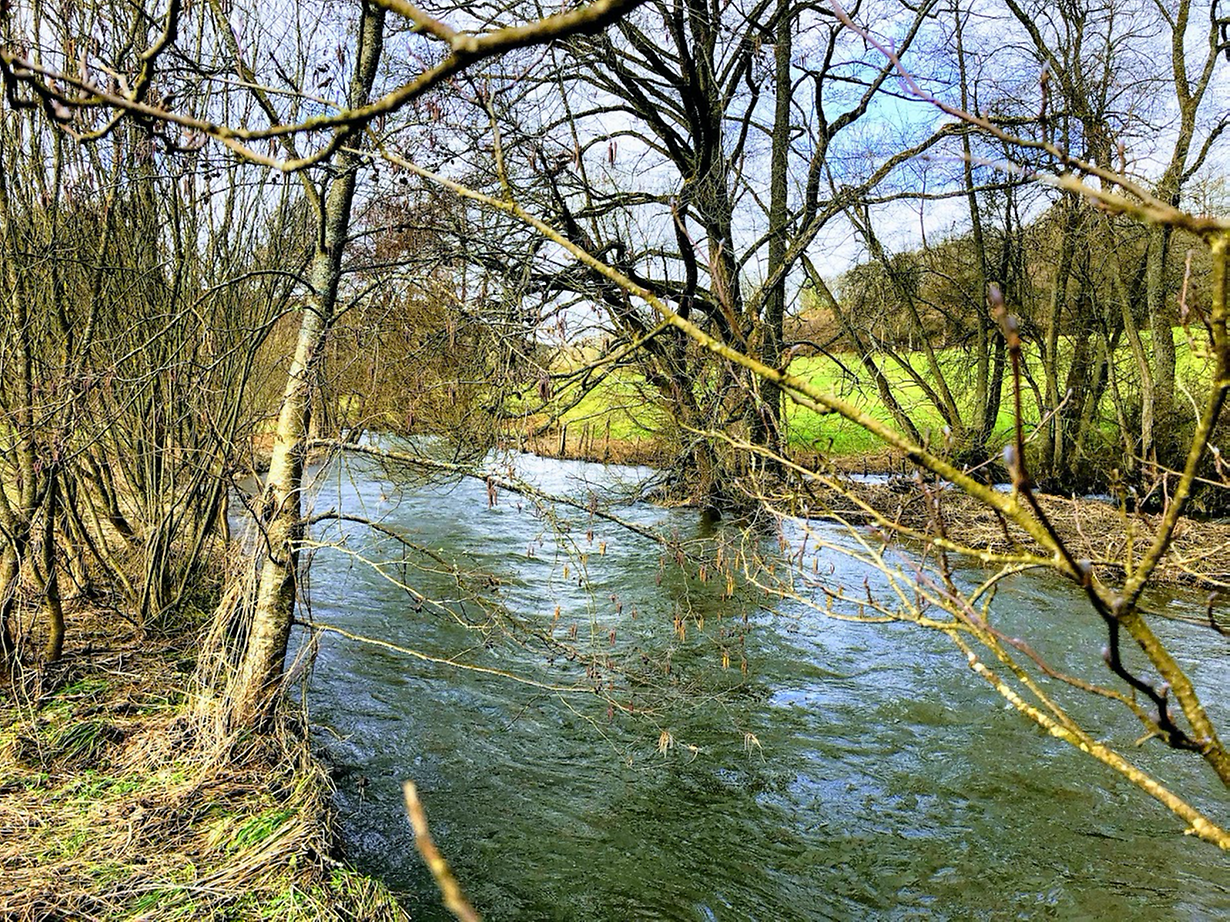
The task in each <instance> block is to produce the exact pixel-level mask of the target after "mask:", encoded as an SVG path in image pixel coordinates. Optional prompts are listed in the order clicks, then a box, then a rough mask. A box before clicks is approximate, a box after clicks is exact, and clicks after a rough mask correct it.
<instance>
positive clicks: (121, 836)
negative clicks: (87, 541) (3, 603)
mask: <svg viewBox="0 0 1230 922" xmlns="http://www.w3.org/2000/svg"><path fill="white" fill-rule="evenodd" d="M68 618H69V620H70V624H69V628H70V630H69V634H68V636H69V637H70V638H71V639H72V641H71V646H70V648H69V649H67V650H66V651H65V655H64V657H63V659H62V660H60V661H59V662H57V663H55V664H52V665H50V666H47V667H43V668H42V669H40V670H38V671H31V672H27V673H25V674H23V675H20V676H17V677H15V679H14V680H13V681H11V682H9V681H6V682H5V683H4V684H3V686H0V918H4V919H21V920H25V919H29V920H44V919H70V918H71V919H116V918H140V919H143V920H146V919H148V920H158V919H171V918H175V919H182V918H194V919H196V918H218V917H225V918H228V919H250V918H276V919H279V920H283V919H289V920H300V919H302V920H307V919H313V920H339V922H340V920H352V919H375V920H390V922H392V920H401V919H405V918H406V916H405V913H404V912H403V911H402V910H401V909H400V908H399V907H398V906H397V904H396V902H395V901H394V900H393V899H392V897H391V896H390V895H389V894H388V891H387V890H385V889H384V887H383V886H382V885H380V884H379V883H377V882H375V881H374V880H372V879H370V878H367V877H364V876H362V875H360V874H358V873H356V872H354V871H353V870H351V869H350V868H348V867H347V866H346V865H345V864H344V863H342V862H340V861H339V860H337V858H336V857H335V855H336V853H337V847H338V844H339V841H338V837H337V835H336V832H335V826H334V814H333V809H332V807H331V804H330V798H331V796H332V785H331V782H330V780H329V776H328V774H327V772H326V769H325V767H324V766H323V765H322V764H321V763H320V762H319V761H318V760H317V759H316V758H315V757H314V755H313V753H312V750H311V745H310V741H309V738H308V735H307V733H306V732H305V720H304V715H303V713H302V711H301V710H299V709H298V707H297V705H295V704H293V703H290V702H288V703H287V705H286V707H285V709H284V711H283V712H282V714H281V715H280V716H279V719H278V721H277V725H276V727H275V729H274V731H273V732H271V733H269V734H266V735H248V734H245V735H239V736H236V735H232V734H225V733H223V732H221V731H220V730H219V729H218V722H217V721H216V720H214V719H212V717H213V715H210V714H209V713H208V711H207V709H205V708H202V706H201V704H200V701H199V700H194V697H193V696H192V695H191V694H190V693H189V689H190V688H191V687H192V674H193V670H194V668H195V665H196V657H197V655H198V653H199V652H200V641H201V638H202V636H203V634H204V633H205V631H206V630H207V628H208V619H207V618H206V617H205V616H204V615H201V614H198V615H197V616H195V617H191V618H184V619H182V620H180V621H179V622H178V623H177V624H176V625H174V626H173V627H172V628H171V629H168V630H166V631H163V632H160V633H157V634H155V633H149V634H141V633H139V632H137V631H136V630H135V629H134V628H132V627H131V626H130V625H128V624H127V623H125V622H123V621H122V620H121V619H120V618H119V617H117V615H116V614H115V613H112V612H107V611H104V610H103V609H101V608H98V607H89V608H86V607H76V608H75V610H73V611H70V612H69V613H68Z"/></svg>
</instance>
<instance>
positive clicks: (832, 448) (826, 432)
mask: <svg viewBox="0 0 1230 922" xmlns="http://www.w3.org/2000/svg"><path fill="white" fill-rule="evenodd" d="M1142 339H1143V340H1144V345H1145V348H1146V349H1149V348H1150V341H1149V336H1148V334H1147V333H1146V334H1143V335H1142ZM1060 346H1061V354H1060V363H1061V364H1060V373H1059V380H1060V382H1061V385H1060V386H1061V387H1062V382H1063V381H1064V380H1065V377H1066V375H1067V371H1068V364H1069V362H1070V359H1071V352H1070V348H1067V346H1068V344H1067V343H1066V342H1064V341H1061V344H1060ZM1175 346H1176V353H1177V366H1178V367H1177V377H1178V381H1179V385H1180V394H1179V397H1178V399H1179V400H1186V398H1185V397H1184V395H1183V392H1184V391H1186V392H1187V393H1188V394H1190V395H1192V397H1193V398H1194V399H1195V400H1196V402H1197V403H1199V402H1200V396H1199V390H1200V388H1201V387H1202V386H1203V385H1205V384H1207V382H1208V374H1209V372H1208V362H1207V360H1206V355H1205V351H1204V349H1203V348H1202V347H1201V344H1200V342H1199V340H1196V341H1195V342H1194V346H1195V348H1193V342H1192V341H1190V340H1189V338H1188V336H1187V334H1186V332H1185V331H1184V330H1182V329H1176V330H1175ZM903 358H905V359H906V360H907V361H908V362H909V363H910V365H911V366H912V368H913V369H914V370H915V371H916V372H917V373H918V374H919V376H920V377H921V378H922V379H923V380H924V381H926V382H927V383H928V384H930V385H934V376H933V375H932V374H931V373H930V370H929V369H928V367H927V359H926V356H925V354H924V353H922V352H912V353H908V354H907V355H905V356H903ZM936 359H937V362H938V364H939V366H940V369H941V371H942V373H943V375H944V378H945V380H946V381H947V383H948V387H949V389H950V390H951V392H952V394H953V397H954V399H955V400H956V402H957V404H958V406H959V407H960V408H961V410H962V415H963V416H964V417H965V418H966V419H968V418H969V417H970V415H971V409H972V403H973V397H974V367H973V359H972V356H971V355H970V354H969V352H968V351H967V350H965V349H963V348H960V347H950V348H946V349H942V350H938V351H937V352H936ZM1024 359H1025V361H1024V375H1023V381H1022V394H1021V401H1022V410H1023V414H1022V415H1023V416H1024V422H1025V425H1026V426H1027V427H1029V426H1033V425H1036V424H1037V422H1038V418H1039V414H1038V402H1037V397H1036V396H1035V387H1036V388H1037V390H1039V391H1042V390H1044V388H1045V379H1044V376H1043V373H1042V367H1041V361H1040V359H1039V356H1038V353H1037V350H1036V349H1031V348H1030V347H1029V345H1028V344H1027V345H1026V350H1025V353H1024ZM876 361H877V364H878V365H879V366H880V367H881V369H882V370H883V372H884V376H885V378H886V379H887V380H888V382H889V386H890V387H891V388H892V391H893V394H894V396H895V397H896V399H897V401H898V402H899V403H900V404H901V406H902V408H903V409H904V410H905V411H906V413H907V414H909V416H910V418H911V419H912V420H913V421H914V424H915V426H917V428H918V430H919V432H920V433H922V434H923V436H924V437H927V436H928V435H929V436H930V437H931V438H932V439H939V438H942V437H943V436H942V433H943V431H944V425H945V424H944V419H943V417H942V416H941V414H940V412H939V411H938V410H937V409H936V408H935V406H934V405H933V404H932V402H931V401H930V400H929V399H928V397H927V396H926V394H925V393H924V390H923V388H921V387H920V386H919V385H918V384H917V383H916V382H915V381H914V380H912V378H911V375H910V374H909V373H908V372H907V371H906V369H904V368H903V367H901V366H900V365H899V364H898V363H897V362H895V361H892V360H890V359H888V358H887V357H886V356H884V355H878V356H877V357H876ZM1114 365H1115V375H1116V380H1117V382H1118V386H1119V390H1120V393H1121V394H1123V395H1124V396H1125V398H1127V399H1131V397H1132V396H1133V395H1135V394H1136V393H1137V392H1138V390H1139V377H1138V374H1137V371H1136V364H1135V361H1134V359H1133V358H1132V354H1131V351H1130V349H1129V348H1128V346H1127V345H1121V346H1120V347H1119V349H1118V350H1117V351H1116V353H1115V356H1114ZM557 370H564V369H557ZM790 372H791V374H794V375H798V376H800V377H803V378H805V379H807V380H808V381H810V382H812V383H813V384H814V385H816V386H818V387H820V388H822V389H823V390H825V391H826V392H828V393H831V394H835V395H837V396H839V397H841V398H842V399H843V400H847V401H849V402H850V403H852V404H854V405H855V406H857V407H858V408H859V409H861V410H863V411H865V412H866V413H868V414H870V415H871V416H873V417H875V418H876V419H878V420H880V421H881V422H884V423H886V424H887V425H889V426H892V427H893V428H898V427H897V426H896V423H895V421H894V419H893V416H892V414H891V413H890V412H889V410H888V409H887V408H886V407H885V406H884V404H883V403H882V402H881V400H880V395H879V393H878V391H877V389H876V385H875V381H874V379H873V378H872V376H871V374H870V373H869V372H868V371H867V369H865V368H864V367H863V365H862V363H861V362H860V361H859V358H858V356H857V355H854V354H850V353H847V354H837V355H817V356H809V357H805V358H799V359H796V360H795V361H794V362H793V363H792V364H791V366H790ZM576 395H577V391H576V388H575V386H573V387H565V388H562V389H561V391H560V393H558V394H557V395H556V398H555V401H554V402H555V405H556V406H557V407H558V408H563V407H567V406H568V404H569V403H571V401H573V400H576ZM1107 400H1109V395H1108V396H1107ZM1104 416H1106V417H1107V420H1106V421H1105V423H1104V425H1103V428H1104V429H1106V435H1107V436H1108V437H1110V438H1114V436H1115V428H1116V426H1115V423H1114V422H1113V420H1112V419H1110V417H1111V416H1113V413H1112V411H1111V410H1110V409H1109V405H1108V404H1107V405H1106V409H1104ZM562 419H563V421H564V422H565V423H566V424H567V425H568V427H569V432H570V433H575V432H577V431H579V430H581V429H584V427H587V426H588V427H589V429H590V431H591V432H593V433H594V434H595V436H596V437H603V435H604V434H605V432H606V427H607V426H608V424H609V426H610V436H611V438H612V439H618V440H628V441H640V440H645V439H653V438H656V437H657V436H658V435H659V434H660V433H661V431H662V428H663V426H664V425H665V424H666V422H667V420H668V415H667V413H666V411H665V408H664V407H663V404H662V400H661V397H660V395H659V394H658V393H657V392H656V391H655V390H654V389H653V388H651V387H649V386H647V384H646V383H645V381H644V379H643V378H642V377H641V376H640V374H639V373H638V372H636V371H635V370H633V369H629V368H622V369H618V370H616V371H614V372H611V373H610V374H608V375H607V376H606V377H605V378H604V379H603V380H602V382H601V383H600V384H599V385H598V386H597V387H594V388H593V389H592V390H590V391H589V392H588V393H586V394H584V395H583V396H581V397H580V399H579V400H578V401H577V402H576V404H575V405H573V406H571V407H570V408H568V409H566V410H564V411H563V414H562ZM786 420H787V427H788V436H787V439H788V443H789V444H790V445H791V446H792V447H794V448H796V449H802V450H814V451H819V452H822V453H824V454H826V455H830V456H833V457H844V458H851V457H857V456H859V455H864V454H868V453H876V452H879V451H881V450H882V446H881V445H880V443H879V441H878V440H877V439H876V438H875V436H873V435H871V434H870V433H868V432H867V431H866V430H864V429H863V428H861V427H860V426H858V425H857V424H855V423H852V422H850V421H848V420H846V419H844V418H842V417H841V416H839V415H837V414H835V413H829V414H820V413H817V412H815V411H814V410H810V409H807V408H804V407H800V406H798V405H796V404H793V403H788V404H787V408H786ZM1014 423H1015V420H1014V412H1013V399H1012V377H1011V372H1010V370H1009V371H1007V372H1006V373H1005V376H1004V387H1003V400H1002V403H1001V406H1000V411H999V416H998V418H997V422H996V438H997V439H999V440H1002V441H1004V442H1006V441H1007V440H1008V438H1009V437H1010V436H1011V433H1012V430H1013V426H1014Z"/></svg>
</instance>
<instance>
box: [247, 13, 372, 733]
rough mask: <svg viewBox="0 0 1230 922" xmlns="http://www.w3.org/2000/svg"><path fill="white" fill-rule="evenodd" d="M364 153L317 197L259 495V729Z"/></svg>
mask: <svg viewBox="0 0 1230 922" xmlns="http://www.w3.org/2000/svg"><path fill="white" fill-rule="evenodd" d="M383 29H384V10H383V8H381V7H378V6H376V5H374V4H367V3H365V4H364V5H363V11H362V14H361V18H360V20H359V30H358V31H359V35H358V43H359V48H358V54H357V64H356V67H355V73H354V76H353V77H352V79H351V84H350V92H349V99H348V102H349V105H351V106H358V105H361V104H362V103H363V102H365V101H366V99H367V97H368V96H369V94H370V93H371V88H372V85H373V83H374V81H375V77H376V68H377V64H378V63H379V60H380V54H381V46H382V42H383ZM359 159H360V158H359V157H358V155H356V154H354V153H348V152H346V150H345V149H343V151H342V153H340V154H339V155H338V157H337V159H336V161H335V163H334V167H335V169H334V174H335V177H336V178H334V179H333V181H332V183H331V184H330V185H329V186H328V190H327V193H326V194H324V195H322V196H321V197H320V215H319V217H320V231H319V237H318V239H317V244H316V252H315V254H314V256H313V258H312V266H311V273H310V275H311V283H312V289H313V291H314V293H315V297H314V298H313V303H312V304H311V305H310V306H308V307H305V308H304V309H303V314H302V320H301V323H300V327H299V338H298V342H297V343H296V346H295V356H294V360H293V362H292V364H291V367H290V372H289V374H288V376H287V381H286V390H285V391H284V393H283V396H282V409H281V412H280V413H279V415H278V427H277V431H276V433H275V436H274V444H273V455H272V458H271V460H270V462H269V475H268V480H267V483H266V487H265V492H264V497H263V500H262V506H261V509H262V513H261V515H262V519H263V528H264V538H265V541H264V544H263V547H264V548H265V549H266V551H265V558H264V561H263V563H262V565H261V573H260V581H259V583H258V585H257V590H256V599H255V605H254V611H253V615H252V628H251V631H250V632H249V635H248V642H247V647H246V648H245V650H244V654H243V660H242V662H241V663H240V667H239V674H238V676H237V677H236V680H235V684H234V686H233V688H232V690H231V695H232V707H233V713H232V723H233V725H235V726H256V725H260V724H261V723H263V722H264V721H265V720H266V719H267V718H268V717H269V715H270V714H271V712H272V708H273V705H274V702H275V701H276V693H277V691H278V688H279V683H280V681H281V677H282V670H283V666H284V663H285V660H286V649H287V644H288V643H289V640H290V629H291V625H292V623H293V621H294V611H295V599H296V577H297V572H296V571H297V564H298V543H299V540H300V539H301V537H302V531H303V518H302V490H303V463H304V458H305V455H306V450H307V438H308V432H309V429H310V426H311V414H312V392H313V390H314V388H315V386H316V383H317V377H316V376H317V374H318V371H319V369H318V364H319V362H320V361H321V360H322V359H323V356H324V345H325V340H326V338H327V336H328V331H329V326H330V323H331V321H332V318H333V309H334V305H335V304H336V301H337V289H338V282H339V280H340V278H341V264H342V251H343V249H344V248H345V244H346V236H347V233H348V230H349V226H350V208H351V203H352V201H353V199H354V190H355V181H356V176H357V171H358V167H359Z"/></svg>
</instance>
